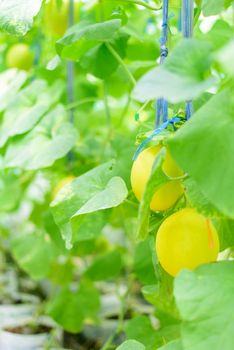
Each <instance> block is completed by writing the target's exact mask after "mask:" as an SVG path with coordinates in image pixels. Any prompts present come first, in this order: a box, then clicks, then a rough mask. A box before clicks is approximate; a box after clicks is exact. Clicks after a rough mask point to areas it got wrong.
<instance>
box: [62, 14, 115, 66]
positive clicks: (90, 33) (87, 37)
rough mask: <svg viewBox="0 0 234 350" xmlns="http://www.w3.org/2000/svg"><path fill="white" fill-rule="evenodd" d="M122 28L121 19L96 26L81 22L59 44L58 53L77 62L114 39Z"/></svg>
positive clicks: (96, 24)
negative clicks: (95, 46) (83, 55)
mask: <svg viewBox="0 0 234 350" xmlns="http://www.w3.org/2000/svg"><path fill="white" fill-rule="evenodd" d="M120 27H121V20H120V19H113V20H110V21H106V22H102V23H95V24H90V23H87V22H81V23H79V24H77V25H75V26H73V27H71V28H70V29H69V30H68V31H67V32H66V33H65V35H64V36H63V37H62V38H61V39H60V40H59V41H58V42H57V44H56V48H57V52H58V54H59V55H62V56H63V57H66V58H70V59H74V60H77V59H79V58H80V57H81V56H82V54H84V53H85V52H86V51H88V49H90V48H91V47H92V46H94V45H96V44H97V43H100V42H104V41H107V40H110V39H112V38H113V36H114V34H115V33H116V32H117V31H118V30H119V28H120ZM72 51H74V52H75V54H74V52H72Z"/></svg>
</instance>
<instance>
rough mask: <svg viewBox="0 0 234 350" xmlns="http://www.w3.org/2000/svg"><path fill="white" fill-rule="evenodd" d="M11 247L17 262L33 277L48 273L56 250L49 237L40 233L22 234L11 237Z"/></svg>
mask: <svg viewBox="0 0 234 350" xmlns="http://www.w3.org/2000/svg"><path fill="white" fill-rule="evenodd" d="M11 249H12V253H13V256H14V258H15V260H16V262H17V264H19V266H20V267H21V268H22V269H23V270H24V271H26V272H27V273H28V274H29V275H30V276H31V277H32V278H33V279H42V278H44V277H46V276H47V275H48V273H49V271H50V267H51V262H52V260H53V259H54V257H55V256H56V252H57V250H56V249H55V246H54V245H53V244H52V242H51V240H50V238H49V237H48V236H46V235H43V234H41V233H33V234H26V235H25V234H24V235H21V236H19V237H17V238H15V239H13V241H12V243H11ZM42 262H43V263H42Z"/></svg>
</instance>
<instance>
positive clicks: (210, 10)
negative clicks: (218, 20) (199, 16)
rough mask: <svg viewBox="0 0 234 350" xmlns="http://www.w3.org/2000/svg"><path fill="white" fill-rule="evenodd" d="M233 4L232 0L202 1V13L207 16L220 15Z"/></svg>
mask: <svg viewBox="0 0 234 350" xmlns="http://www.w3.org/2000/svg"><path fill="white" fill-rule="evenodd" d="M231 3H232V0H202V11H203V14H204V15H205V16H214V15H218V14H219V13H220V12H222V11H223V10H224V8H225V7H228V6H230V5H231Z"/></svg>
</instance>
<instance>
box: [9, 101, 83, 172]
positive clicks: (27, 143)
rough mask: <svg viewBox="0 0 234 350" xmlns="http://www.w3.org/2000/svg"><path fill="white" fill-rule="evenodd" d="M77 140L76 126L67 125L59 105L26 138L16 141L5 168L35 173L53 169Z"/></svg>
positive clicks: (62, 109)
mask: <svg viewBox="0 0 234 350" xmlns="http://www.w3.org/2000/svg"><path fill="white" fill-rule="evenodd" d="M76 140H77V132H76V130H75V129H74V127H73V126H72V125H71V124H70V123H68V122H66V111H65V109H64V107H63V106H62V105H59V106H57V107H56V108H55V109H53V110H52V111H51V112H50V113H48V114H47V115H45V117H44V118H43V119H42V120H41V121H40V122H39V123H38V125H37V126H36V127H35V128H34V129H33V130H32V131H30V132H29V133H28V134H26V135H25V136H22V137H20V138H16V139H15V140H14V141H12V142H11V143H10V145H9V146H8V148H7V151H6V155H5V160H4V165H5V167H6V168H12V167H19V168H22V169H26V170H35V169H40V168H45V167H48V166H51V165H52V164H53V163H54V162H55V161H56V160H57V159H59V158H62V157H64V156H65V155H66V154H67V153H68V152H69V151H70V149H71V148H72V146H73V145H74V144H75V142H76Z"/></svg>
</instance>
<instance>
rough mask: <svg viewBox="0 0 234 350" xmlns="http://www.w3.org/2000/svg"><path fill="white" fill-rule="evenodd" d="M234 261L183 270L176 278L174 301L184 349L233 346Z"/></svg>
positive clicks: (215, 348)
mask: <svg viewBox="0 0 234 350" xmlns="http://www.w3.org/2000/svg"><path fill="white" fill-rule="evenodd" d="M233 269H234V262H233V261H225V262H220V263H215V264H209V265H203V266H202V267H200V268H198V269H197V270H196V271H195V272H191V271H188V270H184V271H183V272H181V273H180V274H179V275H178V276H177V277H176V279H175V289H174V293H175V298H176V303H177V306H178V308H179V311H180V314H181V317H182V320H183V323H182V325H181V338H182V345H183V348H184V349H191V350H204V349H213V350H220V349H223V350H230V349H233V347H234V340H233V332H234V322H233V319H234V313H233V310H234V299H233V293H234V274H233Z"/></svg>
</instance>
